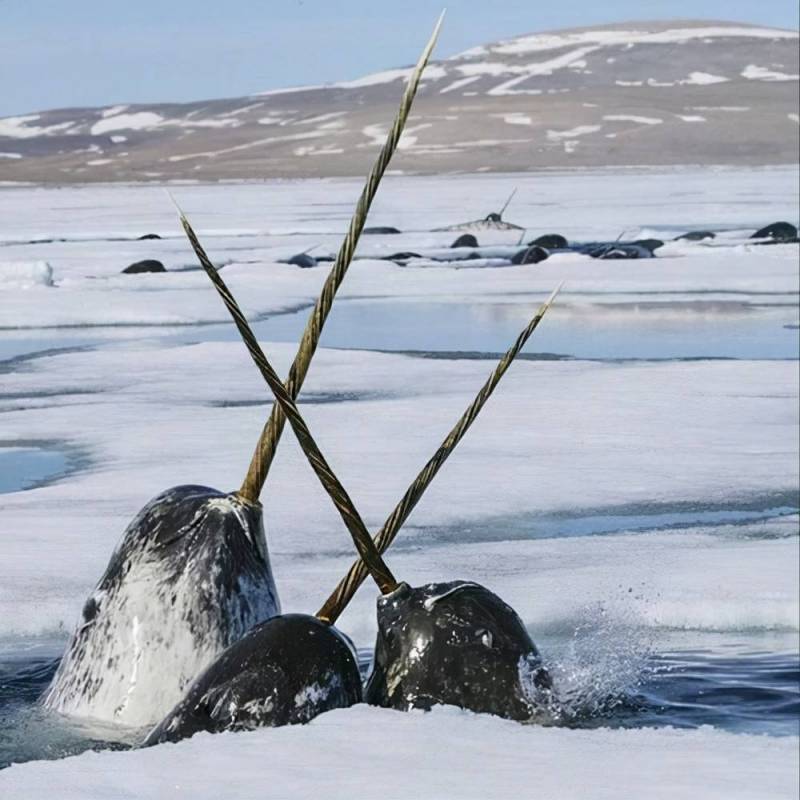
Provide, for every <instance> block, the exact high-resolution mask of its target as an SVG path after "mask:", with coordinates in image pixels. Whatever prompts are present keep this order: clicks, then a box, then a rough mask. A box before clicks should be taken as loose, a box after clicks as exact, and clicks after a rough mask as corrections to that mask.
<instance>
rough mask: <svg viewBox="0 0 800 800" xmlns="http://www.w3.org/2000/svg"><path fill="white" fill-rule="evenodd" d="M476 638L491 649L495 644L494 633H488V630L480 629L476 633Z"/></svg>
mask: <svg viewBox="0 0 800 800" xmlns="http://www.w3.org/2000/svg"><path fill="white" fill-rule="evenodd" d="M475 636H476V637H477V638H478V641H479V642H480V643H481V644H482V645H483V646H484V647H489V648H491V647H492V645H493V644H494V638H493V637H492V632H491V631H487V630H486V628H478V630H477V631H475Z"/></svg>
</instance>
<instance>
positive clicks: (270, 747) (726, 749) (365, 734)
mask: <svg viewBox="0 0 800 800" xmlns="http://www.w3.org/2000/svg"><path fill="white" fill-rule="evenodd" d="M797 744H798V740H797V738H796V737H786V738H782V739H775V738H769V737H764V736H745V735H733V734H728V733H722V732H719V731H714V730H711V729H708V728H703V729H700V730H697V731H678V730H673V729H669V728H667V729H660V730H653V729H650V730H648V729H644V730H615V731H609V730H597V731H588V730H582V731H581V730H576V731H572V730H565V729H557V728H550V729H546V728H539V727H533V726H530V727H528V726H523V725H519V724H517V723H514V722H508V721H506V720H501V719H497V718H494V717H489V716H476V715H472V714H469V713H466V712H461V711H457V710H455V709H444V708H439V709H435V710H434V711H432V712H430V713H428V714H423V713H410V714H404V713H402V712H396V711H388V710H384V709H375V708H368V707H366V706H356V707H354V708H350V709H343V710H337V711H331V712H329V713H327V714H323V715H322V716H320V717H317V718H316V719H315V720H313V721H312V722H311V723H310V724H308V725H298V726H293V727H289V728H276V729H262V730H258V731H253V732H251V733H240V734H221V735H216V736H212V735H210V734H199V735H197V736H195V737H194V738H192V739H190V740H189V741H185V742H181V743H179V744H175V745H170V744H168V745H160V746H158V747H153V748H150V749H147V750H138V751H129V752H117V753H114V752H103V753H84V754H83V755H80V756H76V757H73V758H68V759H65V760H63V761H54V762H32V763H28V764H23V765H17V766H12V767H10V768H9V769H7V770H4V771H3V772H2V773H0V791H2V793H3V794H4V796H7V797H18V798H23V797H24V798H26V800H37V799H38V798H49V797H53V795H54V793H55V794H56V795H57V796H58V797H59V800H78V798H80V799H81V800H82V799H83V798H86V797H93V798H117V797H120V796H125V797H126V798H131V800H133V798H153V797H165V796H169V797H190V798H193V800H203V798H209V800H216V798H219V797H225V798H231V800H236V799H238V798H252V797H272V798H293V799H294V800H303V798H309V800H318V798H321V797H324V798H326V800H337V799H338V798H342V800H350V799H351V798H353V797H362V796H364V792H365V787H375V788H374V792H377V793H379V794H380V795H381V796H382V797H385V798H387V800H399V799H400V798H404V797H425V798H431V800H439V798H442V799H443V798H453V797H458V798H462V799H463V800H470V798H475V800H486V798H501V797H502V798H522V797H542V798H558V800H572V799H573V798H574V799H575V800H593V799H594V798H597V799H598V800H600V798H603V800H607V798H612V797H642V798H644V797H646V798H652V800H667V799H668V798H670V799H671V798H674V799H675V800H685V798H687V797H703V798H704V800H717V799H719V800H745V799H747V800H777V799H778V798H787V799H788V798H792V797H795V796H796V789H797V784H796V778H797V768H798V755H797V754H798V749H797Z"/></svg>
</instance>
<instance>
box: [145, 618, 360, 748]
mask: <svg viewBox="0 0 800 800" xmlns="http://www.w3.org/2000/svg"><path fill="white" fill-rule="evenodd" d="M361 699H362V691H361V676H360V675H359V672H358V665H357V663H356V659H355V655H354V651H353V647H352V645H351V644H350V642H349V640H348V639H347V638H346V637H345V636H344V634H342V633H341V632H339V631H338V630H337V629H336V628H334V627H333V626H331V625H328V624H327V623H324V622H321V621H320V620H318V619H317V618H316V617H309V616H306V615H305V614H285V615H283V616H280V617H273V618H272V619H269V620H267V621H266V622H263V623H261V624H260V625H257V626H256V627H255V628H253V629H252V630H251V631H250V632H249V633H247V634H246V635H245V636H244V637H243V638H242V639H240V640H239V641H238V642H236V643H234V644H232V645H231V646H230V647H228V648H227V649H226V650H225V651H224V652H223V653H222V654H221V655H220V656H219V657H218V658H217V659H216V661H214V663H212V664H211V666H209V667H208V668H207V669H206V670H205V671H204V672H203V673H201V675H200V676H199V677H198V678H197V679H196V680H195V681H194V682H193V683H192V685H191V686H190V687H189V689H188V690H187V692H186V695H185V696H184V698H183V700H181V702H180V703H178V705H176V706H175V708H173V709H172V711H170V713H169V714H168V715H167V716H166V718H165V719H164V720H163V721H162V722H161V723H160V724H159V725H157V726H156V727H155V728H154V729H153V730H152V731H151V732H150V734H149V735H148V736H147V739H146V740H145V741H144V746H148V745H152V744H158V743H159V742H175V741H178V740H180V739H185V738H186V737H188V736H192V735H193V734H195V733H197V732H199V731H210V732H212V733H218V732H221V731H233V730H251V729H253V728H257V727H262V726H270V727H277V726H279V725H294V724H298V723H304V722H308V721H309V720H311V719H313V718H314V717H316V716H317V715H318V714H322V713H323V712H325V711H330V710H331V709H334V708H346V707H348V706H351V705H354V704H355V703H359V702H361Z"/></svg>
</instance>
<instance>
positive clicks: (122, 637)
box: [43, 486, 280, 726]
mask: <svg viewBox="0 0 800 800" xmlns="http://www.w3.org/2000/svg"><path fill="white" fill-rule="evenodd" d="M279 612H280V605H279V602H278V595H277V591H276V589H275V582H274V580H273V577H272V570H271V568H270V563H269V557H268V554H267V544H266V539H265V537H264V528H263V523H262V514H261V506H260V505H254V504H250V503H246V502H244V501H242V500H241V498H239V497H238V496H237V495H234V494H223V493H222V492H218V491H216V490H214V489H209V488H207V487H204V486H178V487H176V488H174V489H169V490H168V491H166V492H163V493H162V494H160V495H158V497H156V498H154V499H153V500H152V501H151V502H150V503H148V504H147V505H146V506H145V507H144V508H143V509H142V511H141V512H140V513H139V514H138V516H137V517H136V518H135V519H134V520H133V522H131V524H130V525H129V527H128V529H127V530H126V531H125V534H124V536H123V538H122V541H121V542H120V544H119V546H118V547H117V549H116V550H115V552H114V554H113V555H112V557H111V560H110V562H109V564H108V567H107V568H106V571H105V574H104V575H103V577H102V578H101V579H100V582H99V583H98V584H97V587H96V588H95V590H94V592H92V594H91V596H90V597H89V599H88V600H87V601H86V603H85V604H84V607H83V612H82V614H81V620H80V621H79V623H78V626H77V629H76V631H75V633H74V634H73V636H72V639H71V640H70V642H69V645H68V646H67V650H66V652H65V653H64V657H63V658H62V660H61V664H60V665H59V668H58V671H57V672H56V674H55V676H54V678H53V681H52V683H51V684H50V687H49V688H48V690H47V692H46V693H45V695H44V697H43V703H44V705H45V706H46V707H47V708H50V709H53V710H55V711H59V712H61V713H64V714H69V715H74V716H80V717H91V718H97V719H102V720H106V721H113V722H119V723H122V724H126V725H131V726H139V725H152V724H154V723H155V722H157V721H158V720H159V719H161V718H162V717H163V716H164V714H165V713H166V712H167V711H168V710H169V709H170V708H171V707H172V706H173V705H174V704H175V703H176V702H177V701H178V700H179V699H180V697H181V696H182V694H183V692H184V690H185V688H186V686H187V685H188V683H189V682H190V681H191V680H192V679H193V678H194V677H195V676H196V675H197V674H198V673H199V672H200V671H201V670H202V669H203V668H204V667H205V666H207V665H208V664H209V663H210V662H211V661H212V660H213V659H214V658H215V657H216V656H217V655H218V654H219V653H220V652H221V651H222V650H223V649H224V648H226V647H227V646H228V645H230V644H231V643H232V642H234V641H236V640H237V639H239V638H240V637H241V636H242V635H243V634H244V633H245V632H246V631H247V630H249V629H250V628H251V627H253V626H254V625H255V624H257V623H259V622H261V621H263V620H265V619H268V618H269V617H271V616H273V615H275V614H277V613H279Z"/></svg>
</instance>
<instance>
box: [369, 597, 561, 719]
mask: <svg viewBox="0 0 800 800" xmlns="http://www.w3.org/2000/svg"><path fill="white" fill-rule="evenodd" d="M550 686H551V681H550V676H549V674H548V672H547V671H546V670H545V668H544V667H543V666H542V663H541V659H540V657H539V652H538V650H537V649H536V646H535V645H534V643H533V642H532V641H531V638H530V636H529V634H528V631H527V630H526V629H525V626H524V625H523V624H522V621H521V620H520V618H519V617H518V616H517V614H516V612H515V611H514V609H513V608H511V606H509V605H507V604H506V603H504V602H503V601H502V600H501V599H500V598H499V597H498V596H497V595H496V594H493V593H492V592H490V591H489V590H488V589H486V588H485V587H483V586H480V585H479V584H477V583H470V582H468V581H451V582H448V583H430V584H428V585H426V586H421V587H415V588H412V587H411V586H409V585H408V584H400V586H399V587H398V588H397V589H396V590H395V591H394V592H392V593H391V594H389V595H386V596H384V597H381V598H379V599H378V639H377V643H376V645H375V659H374V663H373V668H372V673H371V674H370V676H369V679H368V681H367V688H366V698H365V699H366V700H367V702H368V703H371V704H372V705H377V706H384V707H386V708H396V709H398V710H402V711H409V710H411V709H413V708H421V709H430V708H431V707H432V706H434V705H438V704H444V705H454V706H459V707H460V708H466V709H469V710H470V711H476V712H485V713H489V714H497V715H498V716H501V717H506V718H508V719H514V720H520V721H525V720H534V719H536V718H537V717H538V716H540V715H542V713H543V711H544V709H545V707H546V706H547V704H548V701H549V699H550Z"/></svg>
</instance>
